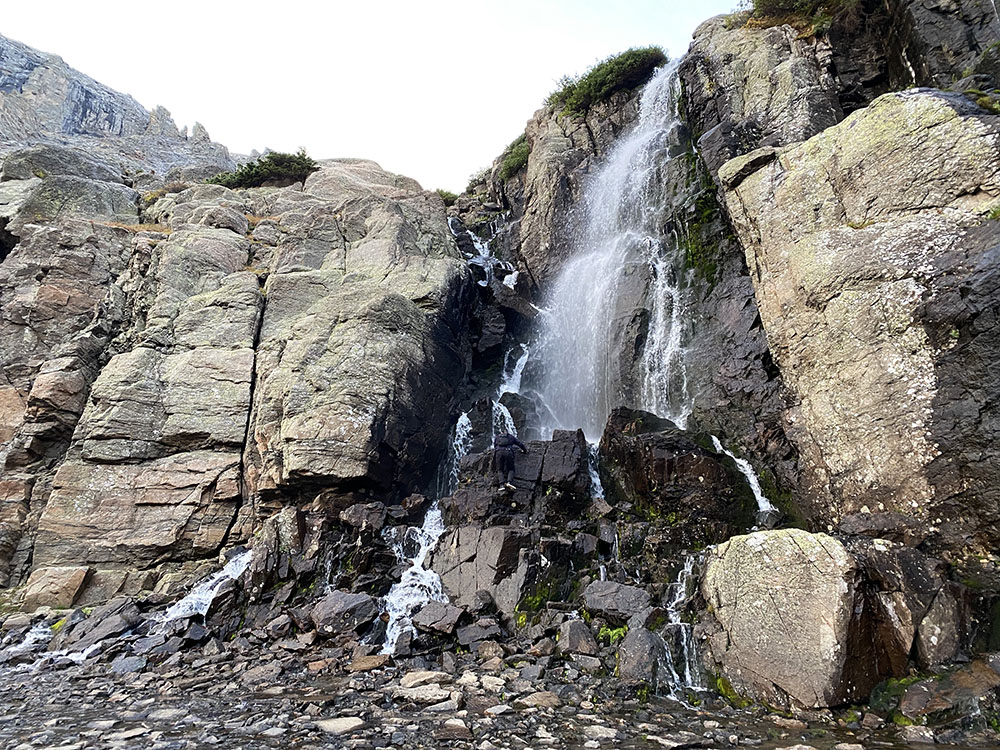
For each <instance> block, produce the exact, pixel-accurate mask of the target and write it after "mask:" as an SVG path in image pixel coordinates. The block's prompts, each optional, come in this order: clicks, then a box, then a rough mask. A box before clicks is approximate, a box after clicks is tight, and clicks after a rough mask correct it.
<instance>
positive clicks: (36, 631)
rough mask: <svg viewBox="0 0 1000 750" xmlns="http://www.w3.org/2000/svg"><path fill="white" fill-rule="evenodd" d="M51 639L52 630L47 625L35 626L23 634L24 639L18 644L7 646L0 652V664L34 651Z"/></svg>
mask: <svg viewBox="0 0 1000 750" xmlns="http://www.w3.org/2000/svg"><path fill="white" fill-rule="evenodd" d="M51 639H52V628H51V627H50V626H49V625H46V624H45V623H41V624H39V625H35V626H34V627H33V628H31V629H30V630H28V632H27V633H25V635H24V638H23V639H22V640H21V641H20V642H18V643H15V644H13V645H10V646H7V648H5V649H3V650H2V651H0V663H3V662H5V661H9V660H10V659H12V658H14V657H15V656H20V655H21V654H26V653H28V652H30V651H34V650H35V648H36V647H38V646H40V645H41V644H43V643H47V642H48V641H50V640H51Z"/></svg>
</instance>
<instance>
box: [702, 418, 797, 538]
mask: <svg viewBox="0 0 1000 750" xmlns="http://www.w3.org/2000/svg"><path fill="white" fill-rule="evenodd" d="M712 445H714V446H715V450H717V451H719V452H720V453H725V454H726V455H727V456H729V457H730V458H731V459H733V461H735V462H736V468H738V469H739V470H740V473H741V474H743V476H745V477H746V478H747V484H749V485H750V490H751V492H753V496H754V498H755V499H756V500H757V524H758V525H760V526H769V525H771V524H772V523H773V522H774V521H776V520H778V516H780V515H781V513H780V511H779V510H778V509H777V508H775V507H774V505H773V504H772V503H771V501H770V500H768V499H767V497H766V496H765V495H764V490H762V489H761V487H760V479H759V478H758V477H757V472H755V471H754V470H753V466H751V465H750V462H749V461H747V460H746V459H745V458H737V457H736V456H734V455H733V454H732V453H731V452H730V451H729V450H727V449H726V447H725V446H723V445H722V441H720V440H719V438H717V437H716V436H715V435H712Z"/></svg>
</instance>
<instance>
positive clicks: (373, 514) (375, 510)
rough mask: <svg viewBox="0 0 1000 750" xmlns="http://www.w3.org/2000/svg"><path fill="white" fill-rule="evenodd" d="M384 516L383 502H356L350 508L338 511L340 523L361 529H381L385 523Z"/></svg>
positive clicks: (373, 530) (374, 530)
mask: <svg viewBox="0 0 1000 750" xmlns="http://www.w3.org/2000/svg"><path fill="white" fill-rule="evenodd" d="M385 517H386V507H385V503H356V504H354V505H352V506H351V507H350V508H347V509H346V510H342V511H340V521H341V523H346V524H347V525H348V526H354V527H355V528H357V529H360V530H363V531H364V530H367V531H372V532H376V531H381V530H382V526H383V525H384V524H385Z"/></svg>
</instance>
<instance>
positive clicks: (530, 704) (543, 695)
mask: <svg viewBox="0 0 1000 750" xmlns="http://www.w3.org/2000/svg"><path fill="white" fill-rule="evenodd" d="M514 705H515V706H516V707H517V708H556V707H558V706H561V705H562V700H561V699H560V698H559V696H558V695H556V694H555V693H553V692H552V691H550V690H540V691H538V692H536V693H531V694H530V695H526V696H524V697H523V698H518V699H517V700H515V701H514Z"/></svg>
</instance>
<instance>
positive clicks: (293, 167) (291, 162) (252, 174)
mask: <svg viewBox="0 0 1000 750" xmlns="http://www.w3.org/2000/svg"><path fill="white" fill-rule="evenodd" d="M317 169H319V167H318V166H317V165H316V161H315V160H314V159H312V158H311V157H309V156H307V155H306V152H305V149H299V151H298V153H295V154H284V153H281V152H280V151H272V152H270V153H268V154H265V155H264V156H262V157H261V158H259V159H257V160H255V161H248V162H247V163H246V164H243V165H241V166H240V167H239V169H237V170H236V171H235V172H220V173H219V174H217V175H215V177H210V178H209V179H207V180H205V182H208V183H210V184H212V185H222V186H223V187H227V188H250V187H260V186H261V185H263V184H264V183H265V182H299V181H301V180H304V179H305V178H306V177H308V176H309V175H310V174H311V173H313V172H315V171H316V170H317Z"/></svg>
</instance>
